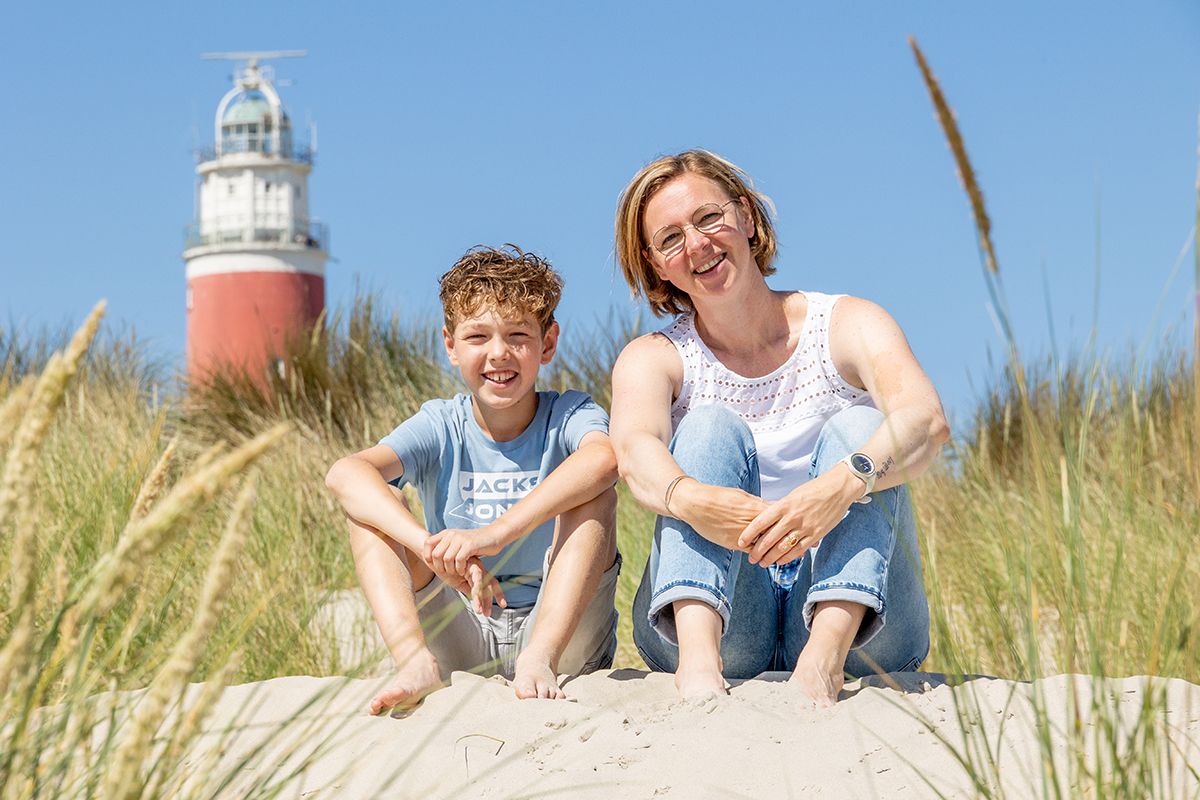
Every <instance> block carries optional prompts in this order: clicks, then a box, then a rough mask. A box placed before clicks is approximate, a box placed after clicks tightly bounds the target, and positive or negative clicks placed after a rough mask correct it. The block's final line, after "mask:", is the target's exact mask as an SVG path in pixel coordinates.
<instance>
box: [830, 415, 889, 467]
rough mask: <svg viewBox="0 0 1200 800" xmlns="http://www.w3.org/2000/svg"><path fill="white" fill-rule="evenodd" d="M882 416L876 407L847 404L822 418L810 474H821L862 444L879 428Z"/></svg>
mask: <svg viewBox="0 0 1200 800" xmlns="http://www.w3.org/2000/svg"><path fill="white" fill-rule="evenodd" d="M883 419H884V418H883V414H882V413H881V412H880V411H879V409H876V408H872V407H871V406H850V407H849V408H843V409H842V410H841V411H839V412H838V413H836V414H834V415H833V416H832V417H830V418H829V419H828V420H826V421H825V424H824V425H822V426H821V432H820V434H819V435H818V436H817V445H816V448H815V450H814V451H813V471H812V474H813V475H814V476H816V475H819V474H821V473H822V472H824V471H825V470H827V469H829V468H830V467H832V466H833V465H834V464H836V463H837V462H839V461H841V460H842V459H843V458H845V457H846V456H848V455H850V454H851V453H853V452H854V451H855V450H857V449H858V448H860V447H862V446H863V445H864V444H866V442H867V440H868V439H870V438H871V437H872V436H874V435H875V432H876V431H877V430H879V427H880V426H881V425H882V424H883Z"/></svg>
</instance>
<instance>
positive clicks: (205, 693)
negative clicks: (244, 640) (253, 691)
mask: <svg viewBox="0 0 1200 800" xmlns="http://www.w3.org/2000/svg"><path fill="white" fill-rule="evenodd" d="M241 662H242V659H241V653H240V652H238V653H234V654H233V655H232V656H230V658H229V660H228V661H227V662H225V665H224V666H223V667H221V669H219V670H218V671H217V674H215V675H213V676H211V677H209V679H208V680H207V681H205V682H204V686H203V688H201V689H200V695H199V696H198V697H197V698H196V700H195V702H193V703H192V704H191V706H189V707H188V708H187V710H186V711H184V712H182V713H181V714H180V715H179V721H178V724H176V726H175V729H174V730H173V731H172V732H171V738H170V741H168V742H167V746H166V747H165V748H164V749H163V752H162V756H161V757H160V758H159V763H160V764H167V765H170V764H175V763H177V762H178V761H179V757H180V756H181V755H182V754H183V751H184V748H186V747H187V746H188V745H189V744H191V743H192V742H193V741H194V740H195V739H196V737H197V736H199V735H200V732H201V727H202V726H203V725H204V721H205V720H206V719H208V715H209V714H210V713H211V712H212V710H213V706H215V705H216V704H217V701H218V700H220V699H221V694H222V693H223V692H224V691H225V689H226V688H227V687H228V686H229V684H230V683H232V682H233V676H234V675H236V674H237V672H238V670H239V669H240V668H241ZM195 774H200V773H199V770H197V769H195V768H194V765H193V768H192V769H187V770H184V769H181V770H178V771H177V772H176V773H175V774H174V775H169V774H167V772H166V770H158V771H156V772H155V773H154V774H153V775H152V776H151V777H150V780H149V782H148V783H147V786H146V791H145V792H144V793H143V794H144V796H146V797H178V796H180V795H182V794H183V784H184V783H185V782H186V781H187V780H188V779H189V778H190V777H192V776H193V775H195Z"/></svg>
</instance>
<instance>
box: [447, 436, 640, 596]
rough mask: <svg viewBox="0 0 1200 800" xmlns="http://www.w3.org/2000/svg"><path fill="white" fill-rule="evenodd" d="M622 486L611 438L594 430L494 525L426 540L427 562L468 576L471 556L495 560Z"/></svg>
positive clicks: (458, 531) (449, 530) (452, 529)
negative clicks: (567, 513)
mask: <svg viewBox="0 0 1200 800" xmlns="http://www.w3.org/2000/svg"><path fill="white" fill-rule="evenodd" d="M616 482H617V458H616V455H615V454H614V453H613V449H612V445H611V444H610V443H609V440H608V434H606V433H603V432H601V431H598V430H593V431H590V432H589V433H587V434H585V435H584V436H583V438H582V439H580V442H579V447H578V448H577V449H576V450H575V452H574V453H572V454H571V455H569V456H567V458H566V459H564V460H563V462H562V463H561V464H559V465H558V467H557V468H556V469H554V470H553V471H552V472H551V473H550V474H549V475H547V476H546V478H545V480H543V481H542V482H541V483H539V484H538V485H537V486H535V487H534V488H533V491H531V492H530V493H529V494H527V495H526V496H525V497H522V498H521V499H520V500H518V501H517V502H516V504H514V505H513V506H512V507H511V508H509V509H508V510H507V511H505V512H504V513H503V514H501V515H500V516H499V517H498V518H497V519H496V520H495V521H493V522H491V523H489V524H487V525H485V526H483V527H482V528H477V529H475V530H460V529H455V528H450V529H447V530H444V531H442V532H441V533H438V534H437V535H436V536H431V537H429V538H428V539H427V540H426V541H425V550H424V553H425V561H426V562H427V563H429V564H430V565H431V566H433V565H434V564H437V566H436V567H433V569H434V571H438V570H439V569H441V570H445V571H446V572H455V573H457V574H459V575H463V574H465V572H466V569H467V566H468V564H469V562H470V560H471V559H472V558H477V557H479V556H494V555H496V554H497V553H499V552H500V550H501V549H502V548H503V547H504V546H505V545H507V544H510V543H511V542H515V541H516V540H517V539H520V538H521V537H522V536H525V535H526V534H527V533H529V532H530V531H532V530H533V529H534V528H536V527H537V526H539V525H541V524H542V523H543V522H545V521H546V520H548V519H554V518H555V517H557V516H558V515H559V514H561V513H563V512H564V511H569V510H571V509H572V508H576V507H577V506H581V505H583V504H584V503H586V502H588V501H589V500H592V499H594V498H596V497H598V496H599V495H600V493H601V492H603V491H605V490H607V489H610V488H611V487H612V486H613V485H614V484H615V483H616Z"/></svg>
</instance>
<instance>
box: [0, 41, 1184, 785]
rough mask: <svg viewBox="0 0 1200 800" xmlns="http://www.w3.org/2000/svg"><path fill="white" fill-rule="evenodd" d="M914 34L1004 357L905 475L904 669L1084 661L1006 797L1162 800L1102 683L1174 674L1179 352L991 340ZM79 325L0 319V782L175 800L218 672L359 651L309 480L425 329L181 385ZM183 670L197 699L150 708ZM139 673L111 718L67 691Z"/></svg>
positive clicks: (548, 380)
mask: <svg viewBox="0 0 1200 800" xmlns="http://www.w3.org/2000/svg"><path fill="white" fill-rule="evenodd" d="M913 47H914V53H916V54H917V56H918V63H919V66H920V69H921V75H922V78H923V80H924V81H925V83H926V86H927V87H928V88H929V89H930V93H931V98H932V99H933V102H934V106H935V109H936V111H937V118H938V119H939V121H940V123H941V124H942V125H943V126H948V127H946V128H945V132H946V135H947V138H948V141H949V142H950V145H951V150H952V154H953V157H954V160H955V164H956V166H957V168H958V170H959V174H960V176H961V177H962V179H963V183H964V188H965V189H966V191H967V194H968V198H969V202H970V205H971V208H972V210H973V212H974V213H975V215H976V220H977V223H978V230H979V235H980V251H981V263H982V265H983V275H984V280H985V286H986V289H987V291H988V294H989V297H990V299H991V300H992V302H993V305H994V307H995V309H996V312H997V316H998V317H999V318H1000V319H1001V322H1002V329H1003V331H1004V332H1005V336H1006V339H1005V342H1004V345H1005V347H1006V349H1007V355H1008V358H1007V360H1006V363H1005V364H1004V365H1003V366H1002V367H1001V369H1000V370H999V372H998V373H997V374H995V375H993V376H991V377H990V381H989V383H988V388H987V389H986V390H985V391H984V393H983V394H982V396H981V397H980V398H979V400H978V403H977V406H976V408H975V410H974V412H973V414H972V415H971V416H970V417H969V418H968V422H967V424H966V425H960V428H959V429H958V430H957V431H956V432H955V435H954V439H953V441H952V443H951V444H950V445H949V447H948V448H947V450H946V452H945V454H944V455H943V457H942V458H941V459H940V460H939V462H938V463H937V464H935V466H934V467H933V468H931V469H930V470H929V472H927V473H926V474H925V475H923V476H921V477H920V478H918V479H916V480H915V481H913V483H912V489H913V497H914V502H915V506H916V510H917V516H918V520H919V525H920V530H921V539H922V553H923V559H924V575H925V581H926V586H927V589H928V592H929V596H930V601H931V610H932V617H933V631H932V633H933V637H932V638H933V645H932V649H931V652H930V655H929V658H928V660H927V661H926V662H925V664H924V667H923V668H924V669H926V670H929V671H938V672H944V673H947V674H950V675H958V676H971V675H996V676H1001V677H1004V678H1008V679H1017V680H1032V679H1035V678H1039V677H1045V676H1050V675H1055V674H1058V673H1064V672H1067V673H1077V674H1080V675H1083V676H1086V678H1087V679H1088V680H1090V681H1091V682H1092V684H1091V685H1092V690H1091V691H1088V692H1083V693H1072V694H1070V699H1069V703H1068V707H1067V708H1053V707H1049V706H1047V705H1046V704H1045V702H1042V703H1041V705H1040V706H1039V705H1038V701H1036V700H1035V704H1034V709H1033V711H1034V713H1035V715H1036V717H1037V725H1038V730H1039V746H1040V747H1041V748H1042V757H1041V759H1040V763H1039V764H1036V765H1034V766H1033V769H1032V771H1031V772H1030V773H1029V775H1028V776H1027V779H1028V788H1029V792H1028V795H1029V796H1035V795H1036V796H1042V797H1068V796H1069V797H1074V796H1089V797H1113V798H1116V797H1131V798H1132V797H1172V796H1175V791H1174V790H1175V784H1174V781H1175V780H1176V779H1177V777H1178V774H1179V772H1180V770H1183V771H1184V772H1187V771H1188V770H1190V769H1191V767H1189V766H1187V765H1179V764H1177V763H1174V762H1172V757H1173V756H1172V754H1173V753H1174V752H1175V751H1174V745H1173V744H1172V741H1171V738H1170V733H1169V730H1168V726H1167V716H1168V712H1169V711H1170V709H1169V708H1168V707H1167V699H1166V695H1165V692H1164V691H1162V690H1161V684H1148V687H1149V688H1148V690H1147V692H1146V695H1145V698H1146V699H1145V701H1144V703H1143V705H1142V707H1141V709H1140V712H1139V713H1138V714H1137V715H1136V716H1135V717H1134V718H1133V719H1128V718H1125V717H1122V716H1121V712H1120V710H1119V708H1118V704H1117V703H1116V702H1115V701H1114V699H1113V698H1111V697H1108V696H1106V694H1105V690H1104V684H1103V680H1102V679H1103V678H1104V677H1105V676H1125V675H1147V676H1165V677H1173V678H1182V679H1184V680H1187V681H1190V682H1193V683H1200V633H1198V631H1200V618H1198V616H1200V603H1197V602H1196V588H1195V587H1196V586H1197V585H1200V557H1198V556H1197V555H1196V548H1195V546H1194V539H1195V536H1196V532H1197V531H1200V453H1198V451H1197V449H1196V442H1197V441H1200V411H1198V409H1200V397H1198V396H1197V383H1196V381H1195V375H1196V370H1195V366H1196V365H1195V362H1194V358H1188V356H1187V354H1185V353H1184V352H1183V351H1182V349H1181V348H1180V347H1178V346H1174V347H1173V346H1171V344H1170V343H1167V344H1166V345H1164V346H1163V347H1162V348H1159V350H1158V351H1157V352H1156V354H1155V355H1153V356H1152V360H1151V361H1150V362H1139V361H1137V360H1135V359H1132V358H1130V359H1105V358H1092V359H1089V360H1073V361H1069V362H1066V363H1062V362H1059V361H1056V360H1054V359H1040V358H1037V357H1034V358H1024V357H1022V356H1021V355H1020V354H1019V353H1018V351H1017V347H1016V345H1015V337H1014V336H1013V335H1012V331H1011V328H1010V327H1009V325H1008V323H1007V320H1008V317H1007V314H1006V313H1005V310H1004V308H1005V306H1004V298H1003V287H1002V286H1001V285H1000V283H999V276H1000V274H1001V272H1000V264H999V260H998V258H997V255H996V252H995V248H994V246H993V244H992V242H991V224H992V223H991V220H990V219H989V218H988V217H987V215H986V210H985V209H984V204H983V195H982V192H981V190H980V188H979V186H978V185H977V183H976V182H975V179H974V175H973V171H972V170H971V167H970V162H969V160H968V159H967V156H966V148H965V145H964V143H963V137H962V135H961V132H959V131H958V128H957V123H956V121H955V120H954V115H953V112H952V111H951V110H950V108H949V104H948V102H947V101H946V99H945V97H944V95H943V94H942V92H941V89H940V87H939V86H938V84H937V81H936V78H934V76H933V73H932V70H931V69H930V68H929V66H928V63H927V62H926V60H925V59H924V57H923V55H921V54H920V53H919V50H918V49H917V48H916V45H915V43H914V45H913ZM99 315H100V310H97V312H96V313H94V314H93V316H92V317H91V318H89V321H88V322H87V323H85V325H84V326H83V327H82V328H81V329H80V331H79V332H77V333H76V334H74V335H71V334H69V333H63V334H62V335H58V336H56V335H53V334H46V335H42V336H40V337H39V336H34V337H25V336H23V335H21V334H20V332H17V331H6V332H3V333H0V456H2V458H3V462H2V463H3V466H4V469H3V473H2V478H0V532H2V533H3V535H2V536H0V557H2V558H4V559H5V560H6V562H7V563H8V565H9V566H8V569H7V572H6V574H5V578H4V580H3V582H2V583H3V585H2V586H0V593H3V601H4V602H3V605H2V608H3V611H2V612H0V684H2V685H3V689H4V690H3V691H2V692H0V798H9V797H14V798H15V797H62V796H88V795H93V794H94V795H97V796H101V795H102V796H121V797H156V796H161V797H166V796H178V795H177V793H178V791H179V789H180V786H182V785H183V784H182V783H181V781H184V779H185V777H186V775H185V770H184V767H183V765H182V761H181V759H182V753H184V752H185V750H186V745H187V743H188V741H189V739H190V737H194V736H196V735H197V731H198V730H199V728H200V727H201V724H202V722H203V717H204V713H205V709H206V707H207V706H208V705H210V704H211V703H212V702H213V699H214V697H215V693H216V691H217V690H219V688H220V687H222V686H224V685H226V684H230V683H242V682H248V681H258V680H264V679H268V678H272V677H276V676H283V675H304V674H308V675H340V674H347V673H348V672H350V671H352V670H353V669H354V668H355V667H356V666H358V665H354V664H345V663H340V662H339V655H338V653H339V648H338V647H337V645H336V643H335V642H333V641H331V640H330V633H329V631H328V630H327V628H326V627H323V626H321V625H318V624H315V620H317V619H318V616H319V614H318V612H319V610H320V609H321V607H322V606H323V604H324V603H325V602H326V601H327V600H328V599H329V598H330V597H331V595H332V594H333V593H335V592H338V591H341V590H344V589H352V588H353V587H354V586H355V579H354V570H353V564H352V563H351V560H350V555H349V548H348V545H347V543H346V539H345V532H344V525H343V521H342V518H341V513H340V511H339V509H338V508H337V505H336V503H335V502H334V501H333V499H332V498H331V497H330V496H329V494H328V493H327V492H326V491H325V489H324V487H323V482H322V476H323V475H324V473H325V470H326V469H327V468H328V466H329V464H330V463H332V461H333V460H334V459H336V458H337V457H339V456H341V455H344V454H346V453H349V452H353V451H356V450H359V449H362V448H364V447H367V446H370V445H372V444H374V443H376V442H377V441H378V439H379V438H380V437H381V436H382V435H383V434H385V433H386V432H387V431H389V430H391V428H392V427H394V426H395V425H396V424H397V423H398V422H400V421H401V420H403V419H405V418H406V417H408V416H409V415H411V414H412V413H414V412H415V411H416V409H417V408H418V407H419V405H420V403H421V402H423V401H424V400H426V399H429V398H431V397H439V396H448V395H449V394H452V393H453V392H455V391H457V390H458V384H457V381H456V379H455V376H454V375H453V374H451V373H450V371H449V370H448V369H447V368H446V365H445V362H444V358H443V357H442V355H441V353H440V343H439V341H438V337H437V334H436V331H437V323H436V322H434V321H429V320H426V321H417V322H415V323H411V324H409V323H404V322H402V321H401V320H400V319H399V318H398V317H397V316H396V315H394V314H389V313H387V312H386V311H385V310H383V309H382V308H381V303H380V302H379V300H378V298H375V297H372V296H362V297H359V298H358V299H357V300H356V301H355V302H353V303H352V304H351V306H350V307H349V308H348V309H347V310H344V311H342V312H339V313H334V314H333V315H332V316H331V317H330V318H329V319H328V320H325V321H324V323H325V324H323V325H322V326H321V327H319V328H318V330H317V331H316V332H315V333H314V334H313V335H312V336H311V337H309V338H307V339H305V340H303V341H297V342H294V343H293V344H292V347H291V348H290V353H291V354H290V355H289V356H288V357H287V358H286V359H284V362H283V369H282V370H280V371H278V372H273V373H271V374H269V375H268V376H266V378H265V379H264V378H261V377H256V378H254V379H250V378H247V377H245V376H226V377H225V378H222V379H220V380H216V381H214V382H211V383H210V384H208V385H206V386H204V387H192V389H191V391H187V392H185V391H184V390H183V389H182V388H181V386H180V384H179V383H178V382H177V380H176V379H175V378H174V377H173V376H170V375H168V374H166V373H165V372H164V371H163V369H162V367H161V366H160V365H157V364H155V363H154V362H153V360H152V359H151V358H149V357H147V356H146V355H145V354H144V352H142V351H141V350H140V349H139V347H138V346H137V345H136V342H134V341H132V340H131V339H129V338H121V337H117V336H112V335H101V336H100V338H99V339H98V340H97V342H96V343H94V344H93V343H92V340H93V338H94V337H95V335H96V326H97V324H98V320H99ZM641 329H642V325H641V321H640V320H639V319H633V318H621V317H612V318H609V319H607V320H600V321H597V323H596V324H595V328H594V330H591V331H586V330H569V331H567V335H565V336H564V339H563V343H562V346H561V351H560V354H559V356H558V359H557V360H556V362H555V363H554V364H553V365H552V367H551V368H550V369H549V370H547V372H546V373H545V374H544V375H543V378H544V381H543V384H544V386H546V387H547V388H556V389H563V388H576V389H581V390H584V391H588V392H590V393H591V394H592V395H593V396H594V397H596V398H597V400H598V401H600V402H601V403H602V404H606V405H607V401H608V399H609V398H610V396H611V391H610V386H609V370H610V368H611V364H612V362H613V360H614V358H615V355H616V353H618V352H619V350H620V348H621V347H622V346H623V345H624V343H625V342H626V341H628V340H629V339H630V338H632V337H633V336H635V335H637V334H638V332H639V331H640V330H641ZM620 495H621V502H620V506H619V518H618V524H619V546H620V548H621V551H622V553H623V554H624V557H625V566H624V570H623V572H622V575H621V578H620V582H619V585H618V607H619V611H620V614H621V625H620V630H619V634H620V642H619V649H618V654H617V662H616V666H618V667H621V666H628V667H638V668H641V667H643V666H644V665H643V664H642V661H641V659H640V658H639V657H638V655H637V652H636V650H635V649H634V647H633V645H632V635H631V629H630V620H631V615H630V607H631V605H632V600H633V595H634V592H635V590H636V588H637V584H638V581H639V580H640V577H641V572H642V569H643V566H644V564H645V560H646V557H647V554H648V552H649V540H650V535H651V532H652V530H653V522H654V520H653V517H652V516H651V515H650V514H649V513H648V512H646V511H645V510H644V509H641V508H640V507H638V506H637V504H636V503H634V502H633V501H632V498H631V497H630V496H629V494H628V492H627V491H626V490H625V488H624V487H623V486H622V487H620ZM189 681H209V682H210V683H209V687H210V688H208V689H206V690H204V691H202V692H200V693H199V695H198V697H199V699H198V700H196V702H195V703H194V704H193V705H192V706H190V710H189V711H188V713H186V714H178V715H175V716H171V717H170V718H171V719H173V720H174V722H167V721H166V720H167V719H168V717H169V716H170V715H168V714H167V713H166V712H167V710H168V709H170V708H173V707H174V705H173V704H176V703H178V702H180V698H181V697H182V696H183V693H184V692H185V690H186V685H187V683H188V682H189ZM966 685H968V686H969V685H970V682H969V681H968V682H967V683H966ZM147 687H149V688H148V690H147V691H146V692H144V693H135V694H133V695H129V697H131V698H134V699H135V700H136V701H137V702H134V700H131V701H130V703H129V704H128V705H127V706H125V707H122V708H116V709H114V708H111V707H107V706H105V705H104V703H102V702H97V701H96V700H95V698H96V697H98V696H104V697H115V696H116V695H113V694H111V692H112V691H113V690H135V689H143V688H147ZM102 693H109V694H103V695H102ZM970 697H971V696H970V694H969V693H967V694H965V695H963V698H964V699H963V700H962V701H961V704H960V705H959V706H957V713H958V715H959V720H960V724H961V729H962V736H961V738H958V739H954V740H947V741H946V742H945V744H946V746H948V747H950V748H952V749H953V750H954V751H955V753H956V754H957V756H958V758H959V761H960V763H961V764H962V767H963V769H964V770H965V771H966V772H967V774H968V775H969V776H970V778H971V782H972V784H973V785H974V786H975V789H976V792H977V794H978V795H979V796H984V797H998V796H1003V795H1004V789H1003V785H1002V782H1001V781H1000V780H999V777H998V776H999V774H1000V772H1001V771H1002V770H1003V769H1004V768H1005V767H1006V765H1005V764H1004V763H1003V759H1004V756H1003V754H1002V753H1000V752H999V751H998V750H997V749H996V746H995V742H994V741H991V740H989V739H988V738H987V737H986V736H985V735H984V734H983V733H981V731H983V730H984V728H983V727H982V726H980V725H979V724H978V719H977V717H978V713H979V712H978V707H977V706H974V705H973V704H972V702H971V699H970ZM47 709H49V711H47ZM1083 720H1092V721H1096V720H1098V721H1099V724H1090V725H1088V724H1083V722H1082V721H1083ZM1062 735H1065V740H1066V743H1067V744H1066V749H1065V750H1057V749H1055V748H1054V746H1053V745H1052V741H1053V740H1054V739H1055V737H1056V736H1062ZM81 754H82V756H81ZM1164 765H1165V766H1164ZM1191 774H1192V775H1193V777H1194V776H1195V773H1194V772H1193V773H1191ZM224 780H225V778H224V777H221V776H214V777H213V781H215V782H214V783H212V784H211V785H212V786H221V785H224V784H223V783H222V781H224ZM929 788H930V789H931V791H935V792H936V791H937V787H933V786H931V787H929ZM276 790H277V787H272V786H271V785H263V786H261V787H258V788H257V789H256V791H257V792H259V793H261V794H262V795H263V796H270V794H271V792H273V791H276Z"/></svg>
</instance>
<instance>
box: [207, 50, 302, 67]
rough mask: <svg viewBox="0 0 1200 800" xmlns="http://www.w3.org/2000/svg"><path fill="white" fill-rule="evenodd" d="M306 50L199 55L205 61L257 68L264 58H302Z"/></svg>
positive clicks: (241, 51) (247, 51)
mask: <svg viewBox="0 0 1200 800" xmlns="http://www.w3.org/2000/svg"><path fill="white" fill-rule="evenodd" d="M306 55H308V51H307V50H238V51H236V52H232V53H201V54H200V57H201V58H203V59H204V60H206V61H252V62H254V64H255V66H257V64H258V62H259V60H261V59H264V58H304V57H305V56H306Z"/></svg>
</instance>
